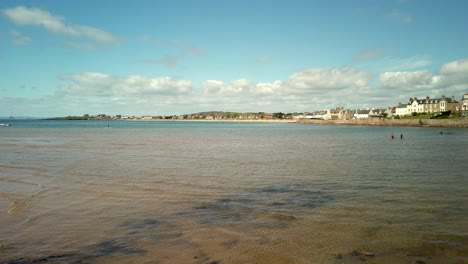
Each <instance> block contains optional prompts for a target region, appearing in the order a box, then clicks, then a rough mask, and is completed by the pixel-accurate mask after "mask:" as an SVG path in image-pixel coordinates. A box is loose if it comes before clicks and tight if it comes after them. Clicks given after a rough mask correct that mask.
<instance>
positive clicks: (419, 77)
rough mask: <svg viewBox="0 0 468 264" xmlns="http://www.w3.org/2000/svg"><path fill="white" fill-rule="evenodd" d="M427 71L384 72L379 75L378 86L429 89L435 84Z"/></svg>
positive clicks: (434, 80) (434, 79)
mask: <svg viewBox="0 0 468 264" xmlns="http://www.w3.org/2000/svg"><path fill="white" fill-rule="evenodd" d="M436 80H437V78H434V77H433V76H432V74H431V73H430V72H428V71H415V72H384V73H382V74H380V85H382V86H384V87H391V88H402V89H411V88H422V87H430V86H431V85H433V83H434V82H436Z"/></svg>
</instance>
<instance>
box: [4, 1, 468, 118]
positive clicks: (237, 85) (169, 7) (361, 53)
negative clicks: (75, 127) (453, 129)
mask: <svg viewBox="0 0 468 264" xmlns="http://www.w3.org/2000/svg"><path fill="white" fill-rule="evenodd" d="M467 11H468V1H465V0H447V1H442V0H440V1H434V0H382V1H375V0H374V1H366V0H359V1H357V0H356V1H353V0H339V1H336V0H330V1H325V0H323V1H314V0H305V1H301V0H291V1H283V0H277V1H276V0H270V1H266V0H265V1H256V0H237V1H211V0H198V1H195V0H193V1H192V0H181V1H179V0H171V1H163V0H160V1H153V0H148V1H145V0H136V1H115V0H100V1H91V0H83V1H68V0H64V1H56V0H51V1H10V0H3V1H0V72H1V75H0V76H1V78H0V116H9V115H13V116H35V117H53V116H68V115H80V116H81V115H84V114H90V115H97V114H102V113H104V114H108V115H117V114H120V115H137V116H142V115H179V114H189V113H196V112H202V111H237V112H284V113H289V112H311V111H316V110H324V109H327V108H335V107H345V108H348V109H360V108H372V107H375V108H385V107H392V106H396V105H398V103H399V102H402V103H407V102H408V100H409V98H410V97H418V98H419V97H421V98H422V97H426V96H430V97H431V98H440V97H441V96H442V95H445V96H447V97H451V96H454V97H455V99H456V100H460V99H461V98H462V96H463V94H465V93H468V44H467V43H468V26H467V25H468V16H467V15H466V13H467Z"/></svg>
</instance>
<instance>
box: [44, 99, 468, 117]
mask: <svg viewBox="0 0 468 264" xmlns="http://www.w3.org/2000/svg"><path fill="white" fill-rule="evenodd" d="M412 117H417V118H458V117H468V93H465V94H464V95H463V96H462V98H461V99H460V100H456V99H455V97H454V96H452V97H446V96H443V95H442V96H441V97H440V98H430V97H429V96H426V97H425V98H417V97H411V98H409V100H408V102H407V103H401V102H400V103H398V105H397V106H394V107H388V108H366V109H354V110H351V109H345V108H344V107H336V108H334V109H325V110H320V111H314V112H305V113H299V112H294V113H282V112H276V113H266V112H257V113H255V112H247V113H240V112H223V111H209V112H200V113H193V114H184V115H169V116H161V115H148V116H126V115H114V116H110V115H106V114H98V115H89V114H85V115H83V116H65V117H57V118H53V119H55V120H239V121H241V120H254V121H255V120H282V119H286V120H298V119H318V120H350V119H368V118H379V119H381V118H392V119H400V118H412Z"/></svg>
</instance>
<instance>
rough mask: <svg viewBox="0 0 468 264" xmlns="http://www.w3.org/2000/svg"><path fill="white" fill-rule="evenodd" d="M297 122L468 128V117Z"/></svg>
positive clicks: (308, 121) (303, 121)
mask: <svg viewBox="0 0 468 264" xmlns="http://www.w3.org/2000/svg"><path fill="white" fill-rule="evenodd" d="M297 123H301V124H315V125H344V126H399V127H443V128H468V118H457V119H379V118H368V119H350V120H311V119H307V120H305V119H301V120H298V122H297Z"/></svg>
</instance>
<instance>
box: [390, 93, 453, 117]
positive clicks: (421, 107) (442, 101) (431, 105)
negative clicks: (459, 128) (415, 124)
mask: <svg viewBox="0 0 468 264" xmlns="http://www.w3.org/2000/svg"><path fill="white" fill-rule="evenodd" d="M446 111H452V112H458V111H459V102H458V101H456V100H455V98H454V97H453V96H452V97H451V98H447V97H445V96H444V95H442V97H441V98H430V97H429V96H426V98H424V99H418V98H417V97H414V98H410V99H409V103H408V105H407V106H406V114H405V115H409V114H412V113H440V112H446ZM403 112H404V111H403V106H402V105H401V103H400V104H399V105H398V106H397V108H396V114H397V115H400V116H401V115H403Z"/></svg>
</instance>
